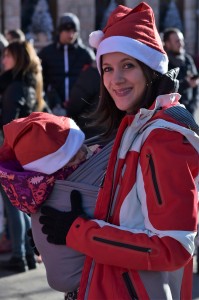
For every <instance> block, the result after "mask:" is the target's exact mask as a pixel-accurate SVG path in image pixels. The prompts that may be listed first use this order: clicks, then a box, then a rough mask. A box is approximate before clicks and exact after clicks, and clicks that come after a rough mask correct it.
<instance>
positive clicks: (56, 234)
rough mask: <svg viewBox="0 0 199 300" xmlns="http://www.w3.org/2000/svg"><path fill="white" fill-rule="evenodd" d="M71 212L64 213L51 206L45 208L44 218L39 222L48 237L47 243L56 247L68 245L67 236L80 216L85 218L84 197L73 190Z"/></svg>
mask: <svg viewBox="0 0 199 300" xmlns="http://www.w3.org/2000/svg"><path fill="white" fill-rule="evenodd" d="M70 200H71V211H69V212H62V211H59V210H57V209H54V208H52V207H50V206H43V207H42V208H41V213H42V214H43V215H44V216H41V217H40V218H39V222H40V223H41V224H43V226H42V232H43V233H44V234H46V235H47V241H48V242H49V243H52V244H56V245H65V244H66V235H67V233H68V231H69V229H70V227H71V225H72V223H73V222H74V221H75V219H76V218H77V217H79V216H84V217H85V213H84V211H83V209H82V197H81V194H80V192H79V191H76V190H73V191H72V192H71V194H70Z"/></svg>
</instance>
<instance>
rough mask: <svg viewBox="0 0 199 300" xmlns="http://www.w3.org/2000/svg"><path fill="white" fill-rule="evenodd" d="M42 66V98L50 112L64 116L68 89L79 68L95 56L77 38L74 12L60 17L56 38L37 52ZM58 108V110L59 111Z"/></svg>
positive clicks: (77, 74)
mask: <svg viewBox="0 0 199 300" xmlns="http://www.w3.org/2000/svg"><path fill="white" fill-rule="evenodd" d="M38 55H39V57H40V59H41V62H42V69H43V78H44V89H45V97H46V99H47V102H48V103H49V106H50V108H51V109H52V111H53V113H55V114H61V115H64V114H65V115H66V111H67V102H68V100H69V98H70V91H71V88H72V86H73V85H74V83H75V81H76V79H77V77H78V76H79V73H80V71H81V70H82V69H83V67H84V66H85V65H90V64H91V63H92V61H93V60H94V58H95V55H94V52H93V50H92V49H91V48H88V47H86V46H85V45H84V44H83V42H82V40H81V38H80V21H79V19H78V17H77V16H76V15H75V14H73V13H64V14H63V15H62V16H61V17H60V21H59V25H58V36H57V38H56V40H55V41H54V42H53V43H52V44H50V45H48V46H46V47H44V48H43V49H42V50H41V51H40V52H39V53H38ZM58 109H60V112H59V110H58Z"/></svg>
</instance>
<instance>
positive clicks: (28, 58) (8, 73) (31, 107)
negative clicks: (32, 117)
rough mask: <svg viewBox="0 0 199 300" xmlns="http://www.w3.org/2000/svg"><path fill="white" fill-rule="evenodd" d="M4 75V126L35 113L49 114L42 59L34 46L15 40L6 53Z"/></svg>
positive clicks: (0, 91)
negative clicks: (44, 112)
mask: <svg viewBox="0 0 199 300" xmlns="http://www.w3.org/2000/svg"><path fill="white" fill-rule="evenodd" d="M2 63H3V67H4V73H3V74H2V75H1V76H0V94H1V108H2V111H1V126H3V125H5V124H7V123H9V122H10V121H12V120H13V119H16V118H21V117H26V116H28V115H29V114H30V113H31V112H33V111H46V110H48V109H47V108H46V104H45V102H44V100H43V79H42V69H41V63H40V59H39V57H38V56H37V53H36V51H35V49H34V47H33V45H32V44H31V43H29V42H28V41H24V42H23V41H22V42H21V41H15V42H12V43H10V44H9V45H8V46H7V47H6V48H5V49H4V54H3V61H2Z"/></svg>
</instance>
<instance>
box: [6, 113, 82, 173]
mask: <svg viewBox="0 0 199 300" xmlns="http://www.w3.org/2000/svg"><path fill="white" fill-rule="evenodd" d="M3 131H4V136H5V141H6V143H7V145H9V147H10V148H11V149H12V150H13V151H14V153H15V156H16V158H17V159H18V161H19V162H20V164H21V165H22V166H23V168H24V169H25V170H32V171H37V172H42V173H46V174H52V173H54V172H56V171H57V170H59V169H61V168H62V167H63V166H64V165H66V164H67V163H68V162H69V161H70V159H71V158H72V157H73V156H74V155H75V154H76V153H77V151H78V150H79V149H80V147H81V146H82V144H83V142H84V139H85V136H84V133H83V132H82V131H81V130H80V128H79V127H78V126H77V125H76V123H75V122H74V121H73V120H72V119H70V118H67V117H63V116H55V115H53V114H49V113H43V112H34V113H32V114H30V115H29V116H28V117H26V118H19V119H16V120H13V121H12V122H10V123H8V124H7V125H5V126H4V127H3Z"/></svg>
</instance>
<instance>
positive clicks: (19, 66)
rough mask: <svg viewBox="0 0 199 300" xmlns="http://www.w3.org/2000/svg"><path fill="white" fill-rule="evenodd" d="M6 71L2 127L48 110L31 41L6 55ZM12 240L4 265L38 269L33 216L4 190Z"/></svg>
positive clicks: (1, 82)
mask: <svg viewBox="0 0 199 300" xmlns="http://www.w3.org/2000/svg"><path fill="white" fill-rule="evenodd" d="M3 66H4V73H3V74H2V75H1V76H0V94H1V109H2V111H1V126H3V125H5V124H7V123H9V122H11V121H12V120H13V119H17V118H21V117H26V116H28V115H29V114H30V113H31V112H33V111H43V110H45V107H46V105H45V103H44V100H43V81H42V73H41V64H40V60H39V57H38V56H37V54H36V51H35V49H34V47H33V46H32V44H31V43H29V42H27V41H22V42H21V41H15V42H12V43H10V44H9V45H8V46H7V47H6V48H5V49H4V54H3ZM1 193H2V196H3V198H4V204H5V210H6V219H7V223H8V227H9V233H10V237H11V243H12V256H11V259H10V260H9V261H5V262H3V263H2V264H1V266H0V267H1V268H4V269H6V270H9V271H12V272H16V273H18V272H24V271H26V265H27V266H28V268H29V269H35V268H36V262H35V258H34V253H33V250H32V248H31V247H30V245H29V239H28V236H27V230H28V229H29V228H30V226H31V225H30V217H29V216H28V215H26V214H24V213H23V212H21V211H19V210H18V209H16V208H15V207H14V206H12V204H11V203H10V201H9V200H8V198H7V196H6V194H5V193H4V191H3V190H1Z"/></svg>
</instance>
